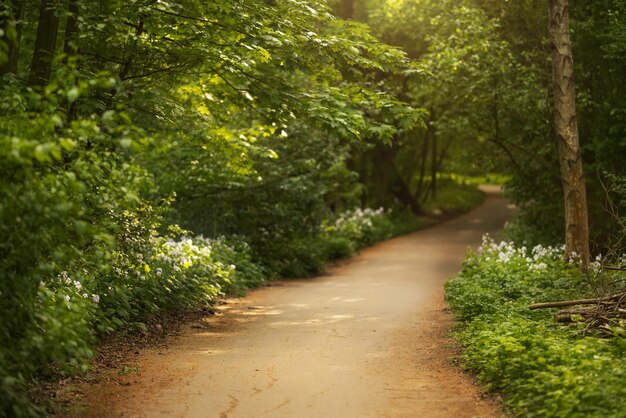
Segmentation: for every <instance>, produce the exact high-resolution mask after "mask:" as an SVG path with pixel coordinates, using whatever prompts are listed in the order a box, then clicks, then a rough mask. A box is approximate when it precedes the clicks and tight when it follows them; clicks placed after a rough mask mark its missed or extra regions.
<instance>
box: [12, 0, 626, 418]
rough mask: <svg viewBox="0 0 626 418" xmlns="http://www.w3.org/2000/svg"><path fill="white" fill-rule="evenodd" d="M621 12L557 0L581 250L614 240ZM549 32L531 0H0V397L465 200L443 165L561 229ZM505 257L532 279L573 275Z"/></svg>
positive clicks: (623, 53)
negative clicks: (159, 321)
mask: <svg viewBox="0 0 626 418" xmlns="http://www.w3.org/2000/svg"><path fill="white" fill-rule="evenodd" d="M625 16H626V3H625V2H623V1H621V0H620V1H615V0H611V1H609V0H606V1H604V0H602V1H594V2H582V1H578V0H572V1H570V20H571V22H570V26H571V28H572V42H573V53H574V57H575V60H574V64H575V67H574V71H575V74H576V81H577V87H578V97H577V98H578V102H577V111H578V121H579V122H578V124H579V129H580V137H581V148H582V160H583V163H584V168H585V174H586V176H585V179H586V181H587V184H588V192H589V205H588V208H589V213H590V227H591V236H592V238H593V239H592V251H593V252H594V254H597V253H599V252H602V253H603V254H608V253H611V254H620V253H621V252H622V251H623V248H622V247H623V245H624V243H625V241H624V240H623V239H622V238H621V237H622V236H623V235H622V232H623V230H624V227H623V225H624V222H623V220H622V218H620V216H621V215H620V214H621V213H623V208H624V206H625V205H626V198H625V196H626V194H625V193H624V184H625V183H626V181H625V180H624V178H626V173H625V172H624V170H626V166H624V164H623V161H624V158H625V157H626V149H625V147H626V143H625V142H624V138H625V137H626V135H625V134H626V132H625V130H626V123H625V116H626V112H625V109H626V103H625V102H624V100H626V99H625V98H626V91H624V89H626V85H625V84H624V83H623V82H622V78H623V74H624V73H626V68H624V66H625V65H626V49H624V45H626V42H624V41H625V34H626V31H625V30H624V27H626V22H624V19H625ZM548 39H549V32H548V11H547V5H546V4H545V2H544V1H543V0H524V1H518V2H509V1H505V0H443V1H434V0H328V1H327V2H316V1H308V0H264V1H252V0H220V1H212V2H207V1H200V0H183V1H169V0H133V1H117V0H114V1H107V2H88V1H85V0H3V1H0V99H1V100H0V109H1V111H0V253H1V254H2V257H1V258H0V274H1V276H0V315H1V316H0V391H1V392H2V394H3V396H2V397H0V406H1V408H0V410H1V411H2V414H4V415H8V416H14V415H19V416H31V415H38V414H41V413H43V412H44V411H43V410H42V408H40V407H38V406H35V405H33V404H32V403H31V402H30V401H29V399H28V396H27V390H28V387H29V385H31V384H32V383H33V382H34V381H36V380H37V379H39V378H42V377H48V376H51V375H58V374H70V373H74V372H76V371H77V370H81V369H84V368H86V367H87V365H88V361H86V360H88V358H89V356H90V355H91V353H92V350H93V347H94V344H95V342H96V341H97V339H98V338H99V337H100V336H101V335H103V334H106V333H109V332H112V331H118V330H124V329H129V328H130V329H133V328H134V329H141V327H142V324H143V322H142V321H144V320H145V319H146V318H147V317H149V316H151V315H155V314H158V313H160V312H163V311H166V310H175V309H182V308H186V307H190V306H193V305H197V304H203V303H207V302H211V301H213V300H215V298H216V297H218V296H219V295H220V294H224V293H226V292H230V293H235V294H237V293H240V292H241V291H243V290H244V289H246V288H250V287H254V286H258V285H260V284H262V283H263V282H264V280H266V279H267V278H273V277H288V276H304V275H309V274H313V273H315V272H318V271H320V270H321V269H322V268H323V266H324V264H325V263H326V262H328V261H329V260H333V259H336V258H339V257H344V256H347V255H349V254H351V253H352V252H354V251H356V250H357V249H358V248H361V247H363V246H365V245H368V244H371V243H372V242H374V241H376V240H379V239H384V238H386V237H389V236H391V235H394V234H399V233H403V232H407V231H410V230H413V229H415V228H417V227H419V226H420V225H423V222H424V221H423V220H420V219H419V218H416V217H415V215H423V214H425V213H427V212H429V211H433V210H437V212H439V211H443V212H444V214H445V213H455V212H456V211H458V210H459V209H462V210H467V209H468V208H470V207H471V206H472V205H474V204H476V203H478V202H479V201H480V200H481V195H480V193H478V192H476V190H475V189H473V188H471V187H468V186H467V185H464V184H462V183H465V180H460V179H466V178H471V177H476V176H481V175H485V174H486V173H490V175H489V177H490V178H497V179H500V180H505V181H506V193H507V195H508V197H509V198H510V199H511V200H512V201H513V202H514V203H516V204H517V206H518V211H517V214H516V216H515V219H514V220H513V222H512V223H511V225H510V226H509V228H508V229H507V231H508V234H509V236H510V238H511V239H514V240H515V241H516V242H518V243H519V245H526V246H528V247H529V248H531V247H534V246H535V245H536V244H539V243H541V244H543V245H555V244H556V243H558V242H560V241H562V239H563V238H562V237H563V236H564V222H563V214H564V199H563V192H562V184H561V175H560V172H559V164H558V151H557V142H556V141H555V140H553V139H555V138H556V134H555V133H554V132H553V131H552V129H551V116H550V114H551V111H550V109H551V107H552V104H553V103H552V85H553V84H552V75H551V65H550V44H549V41H548ZM378 208H382V209H378ZM607 208H610V215H607V211H606V209H607ZM614 258H615V257H614ZM472 260H473V261H471V262H470V261H468V265H469V264H471V263H475V264H476V263H477V267H476V269H477V270H480V269H482V268H483V267H484V268H485V269H488V268H490V267H489V265H491V264H492V262H491V261H487V260H484V259H482V258H480V257H477V258H474V259H472ZM477 260H478V261H477ZM615 260H617V258H615ZM544 262H545V264H546V265H547V266H548V267H549V269H548V270H549V271H553V270H550V269H552V267H551V266H552V265H553V264H554V265H556V264H555V263H557V261H553V262H552V261H550V262H548V261H544ZM490 263H491V264H490ZM551 263H552V264H551ZM535 264H536V263H535ZM535 264H533V265H535ZM539 264H541V263H539ZM557 264H558V263H557ZM506 265H507V266H508V264H506ZM517 268H518V267H511V272H510V274H511V277H512V278H515V277H518V278H519V279H520V280H521V282H520V283H521V284H519V286H520V289H518V291H519V292H518V293H520V294H521V293H524V292H530V296H528V298H529V299H533V300H534V301H539V300H542V301H543V300H548V299H550V296H551V297H553V298H555V299H556V298H559V297H563V298H568V297H571V296H572V295H574V293H576V292H583V293H584V292H585V291H587V290H589V289H592V288H594V287H593V286H591V285H590V284H589V282H590V281H589V280H587V281H585V279H584V277H583V278H582V279H580V277H579V276H577V273H574V272H573V270H572V269H570V268H569V267H567V266H566V265H564V267H563V266H559V267H554V271H557V270H558V271H559V272H561V270H562V271H563V273H562V277H569V278H570V279H571V280H570V279H567V280H565V279H563V280H560V279H559V280H555V282H554V286H555V287H554V288H549V286H548V285H547V284H545V283H544V282H543V281H542V280H543V279H541V278H538V279H537V280H539V282H540V283H539V284H532V283H530V282H532V280H534V279H533V278H537V277H538V276H537V275H538V274H539V271H541V270H542V269H543V267H541V268H539V269H538V270H537V271H535V270H534V268H533V270H532V272H531V273H528V274H529V276H528V277H529V278H527V279H523V278H522V276H524V274H526V273H524V274H523V273H521V272H520V273H519V275H515V274H517V273H516V272H517V270H516V269H517ZM525 268H527V269H528V270H529V271H531V270H530V264H528V263H527V264H526V265H525ZM559 269H561V270H559ZM521 270H523V269H522V268H521V267H520V271H521ZM498 272H499V273H498V274H500V272H501V274H502V277H501V278H499V279H497V280H501V281H506V282H507V283H509V282H511V286H513V287H516V286H518V285H517V284H515V283H516V281H515V280H513V279H511V280H509V279H507V278H506V277H508V276H507V275H508V274H509V271H508V270H507V268H503V269H502V270H498ZM494 274H495V273H494ZM560 274H561V273H559V277H561V275H560ZM464 275H465V273H464ZM468 276H469V275H468ZM524 277H526V276H524ZM541 277H544V276H541ZM551 277H553V278H554V277H556V273H555V276H551ZM494 280H496V279H494ZM546 281H548V279H547V278H546ZM470 282H471V281H469V280H468V283H470ZM498 283H500V282H498ZM542 283H543V284H542ZM575 284H580V287H578V288H576V286H575ZM468 286H470V285H469V284H468ZM527 286H528V287H530V288H531V290H528V289H526V287H527ZM561 286H562V288H561ZM451 289H452V288H451ZM537 289H539V290H537ZM570 290H571V292H574V293H570ZM450 291H451V292H454V291H453V290H450ZM494 291H495V290H494ZM544 291H545V294H544V295H543V296H542V297H539V294H540V293H541V292H544ZM459 292H464V290H459ZM524 294H526V293H524ZM492 296H493V295H492ZM492 296H488V295H486V294H485V297H486V298H487V299H488V300H491V299H493V304H494V306H495V307H498V306H500V304H501V303H502V304H504V305H503V306H507V305H506V304H507V303H508V302H507V301H506V298H505V297H504V296H502V294H498V295H496V296H493V297H492ZM524 300H525V299H524ZM455 303H456V302H455ZM520 304H521V302H520ZM459 306H460V305H459ZM516 306H517V305H516ZM520 306H521V305H520ZM460 309H461V308H458V312H461V310H460ZM494 309H496V308H494ZM497 309H499V308H497ZM502 309H505V308H502ZM521 309H522V308H521V307H520V310H521ZM468 312H474V314H476V315H477V317H478V318H486V316H485V315H482V314H481V312H480V309H478V308H477V309H473V308H472V309H470V310H469V311H468ZM507 312H508V311H507ZM460 315H461V316H462V317H463V319H465V320H470V316H471V315H469V314H467V315H466V314H460ZM524 315H525V314H524ZM542 315H544V313H538V312H533V313H532V316H531V317H529V318H531V319H541V318H545V317H544V316H542ZM494 318H495V317H494ZM545 324H546V325H545V329H546V330H550V331H554V332H555V333H557V334H555V335H561V334H558V333H561V332H562V333H564V334H563V335H565V334H567V338H570V337H571V336H570V334H568V331H563V330H559V329H558V328H557V327H556V326H551V325H550V326H549V325H547V322H546V323H545ZM476 326H478V325H476ZM528 326H531V325H528ZM533 326H534V325H533ZM485 327H487V325H485ZM503 332H504V330H503ZM546 332H547V331H546ZM494 335H495V334H494ZM551 335H552V334H551ZM551 338H552V337H551ZM554 338H555V339H554V341H557V337H554ZM558 338H561V337H558ZM563 338H565V337H563ZM550 341H552V340H550ZM558 341H560V340H558ZM568 341H570V340H568ZM585 341H587V342H585V343H584V344H587V345H588V347H592V346H594V344H597V346H598V347H601V346H603V344H605V345H607V347H608V346H610V347H613V345H614V344H618V343H615V342H608V343H603V342H590V341H596V340H585ZM616 341H617V340H616ZM563 344H565V343H563ZM581 344H583V343H581ZM468 347H470V345H468ZM483 347H487V345H483ZM489 347H492V346H489ZM493 347H495V346H493ZM581 347H582V346H581ZM486 349H487V348H485V350H486ZM489 349H491V348H489ZM494 349H495V348H494ZM611 349H612V348H611ZM589 350H591V348H589ZM607 350H608V349H607ZM581 352H584V353H587V354H588V353H590V352H592V351H589V352H587V351H585V350H582V348H581ZM581 356H582V354H581ZM472 358H473V359H474V360H477V359H478V358H479V355H478V354H476V355H475V356H473V357H472ZM559 358H560V357H559ZM576 358H577V357H575V356H573V357H572V358H571V359H570V360H571V362H572V363H571V364H574V363H575V362H576ZM474 360H472V361H474ZM570 360H568V361H570ZM537 361H538V360H537ZM470 363H471V361H470ZM474 363H475V361H474ZM568 364H570V363H568ZM563 367H564V370H565V369H566V366H563ZM572 367H573V366H572ZM594 367H595V366H594ZM603 367H604V366H603ZM477 370H478V368H477ZM494 373H495V372H494ZM564 373H565V372H564ZM616 375H617V374H616ZM555 379H556V378H555ZM607 379H608V378H607ZM487 380H488V379H487V378H486V381H487ZM520 382H521V381H520ZM607 382H608V381H607ZM611 382H613V381H612V380H611ZM609 383H610V382H609ZM594 384H595V383H594ZM494 387H497V388H499V389H501V390H505V389H506V388H503V386H502V385H499V386H498V385H494ZM517 387H518V388H521V387H522V386H517ZM507 390H508V389H507ZM611 390H613V389H611ZM615 390H617V389H615ZM575 392H576V393H582V392H580V391H578V389H577V391H575ZM507 393H511V394H512V393H514V392H513V391H511V392H507ZM537 393H539V392H537ZM511 396H514V395H511ZM559 396H560V395H559ZM581 396H582V395H581ZM547 398H548V397H547ZM512 399H513V398H512ZM568 399H570V400H571V399H573V398H571V397H569V398H568ZM577 399H580V398H577ZM515 402H516V401H515ZM515 402H513V401H512V403H511V405H513V409H514V410H516V411H518V412H520V413H525V412H524V411H526V410H525V409H523V407H521V406H515V405H514V404H515ZM568 402H569V401H568ZM572 402H574V401H572ZM548 404H549V402H548V403H547V404H546V405H548ZM554 405H555V404H552V406H554ZM572 405H573V403H572ZM552 406H550V407H552ZM547 407H548V406H546V408H547ZM572 408H573V407H572ZM571 410H572V411H573V410H574V409H571ZM576 411H577V410H576ZM546 414H547V413H546ZM531 415H532V414H531ZM546 416H549V415H546Z"/></svg>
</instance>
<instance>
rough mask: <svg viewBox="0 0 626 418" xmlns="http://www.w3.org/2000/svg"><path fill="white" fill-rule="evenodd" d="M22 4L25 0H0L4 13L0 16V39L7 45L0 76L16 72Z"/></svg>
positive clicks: (0, 8) (1, 10)
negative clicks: (0, 36)
mask: <svg viewBox="0 0 626 418" xmlns="http://www.w3.org/2000/svg"><path fill="white" fill-rule="evenodd" d="M24 4H25V0H15V1H13V2H8V1H6V0H0V12H4V13H5V15H4V16H3V17H0V29H2V31H3V33H4V36H2V38H1V39H2V40H3V41H4V42H6V46H7V51H6V52H7V60H6V62H4V63H3V64H2V65H0V76H2V75H3V74H7V73H13V74H15V73H16V72H17V63H18V58H19V55H20V40H21V38H22V18H23V16H24Z"/></svg>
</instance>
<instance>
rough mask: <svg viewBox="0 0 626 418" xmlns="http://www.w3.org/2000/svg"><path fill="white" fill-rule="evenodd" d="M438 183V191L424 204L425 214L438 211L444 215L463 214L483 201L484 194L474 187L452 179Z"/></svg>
mask: <svg viewBox="0 0 626 418" xmlns="http://www.w3.org/2000/svg"><path fill="white" fill-rule="evenodd" d="M438 183H439V187H440V189H439V190H438V192H437V195H436V196H435V197H432V196H431V197H430V198H429V199H427V200H426V202H424V210H425V211H426V212H429V213H431V212H433V211H435V210H439V211H440V212H442V213H444V214H459V213H465V212H469V211H470V210H471V209H473V208H475V207H476V206H478V205H480V204H481V203H482V202H483V200H485V194H484V193H483V192H481V191H480V190H478V189H477V188H476V186H474V185H469V184H463V183H458V182H457V181H456V180H454V179H453V178H449V179H440V180H439V181H438Z"/></svg>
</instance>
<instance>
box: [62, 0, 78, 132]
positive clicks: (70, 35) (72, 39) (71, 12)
mask: <svg viewBox="0 0 626 418" xmlns="http://www.w3.org/2000/svg"><path fill="white" fill-rule="evenodd" d="M78 1H79V0H70V1H69V6H68V10H67V11H68V15H67V22H66V24H65V39H64V40H63V53H64V54H65V61H66V62H67V63H71V62H72V61H73V60H72V58H73V57H76V55H78V39H79V38H78V35H79V33H78V14H79V12H80V6H79V4H78ZM77 113H78V101H76V100H74V101H72V102H71V103H70V102H69V100H68V103H67V120H68V122H71V121H73V120H75V119H76V115H77Z"/></svg>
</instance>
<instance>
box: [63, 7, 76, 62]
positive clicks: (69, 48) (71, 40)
mask: <svg viewBox="0 0 626 418" xmlns="http://www.w3.org/2000/svg"><path fill="white" fill-rule="evenodd" d="M79 10H80V9H79V5H78V0H70V3H69V6H68V12H69V13H68V15H67V23H66V24H65V39H64V40H63V42H64V43H63V53H64V54H65V55H66V56H67V58H69V57H71V56H73V55H76V54H78V13H79Z"/></svg>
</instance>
